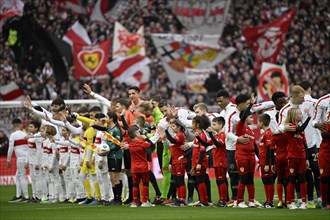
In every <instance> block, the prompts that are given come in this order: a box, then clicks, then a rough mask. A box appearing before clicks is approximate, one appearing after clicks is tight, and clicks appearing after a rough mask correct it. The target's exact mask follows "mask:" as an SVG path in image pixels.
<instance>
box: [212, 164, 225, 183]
mask: <svg viewBox="0 0 330 220" xmlns="http://www.w3.org/2000/svg"><path fill="white" fill-rule="evenodd" d="M213 168H214V174H215V179H216V180H225V179H226V178H227V176H226V175H227V167H213Z"/></svg>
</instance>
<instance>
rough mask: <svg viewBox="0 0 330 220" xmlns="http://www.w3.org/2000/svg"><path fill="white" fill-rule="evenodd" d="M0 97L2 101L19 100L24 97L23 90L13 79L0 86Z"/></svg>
mask: <svg viewBox="0 0 330 220" xmlns="http://www.w3.org/2000/svg"><path fill="white" fill-rule="evenodd" d="M0 97H1V99H2V100H4V101H19V100H23V99H24V92H23V90H22V89H20V88H19V87H18V86H17V84H16V83H15V82H14V81H11V82H10V83H8V84H7V85H1V86H0Z"/></svg>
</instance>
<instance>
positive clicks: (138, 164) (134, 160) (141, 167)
mask: <svg viewBox="0 0 330 220" xmlns="http://www.w3.org/2000/svg"><path fill="white" fill-rule="evenodd" d="M128 147H129V151H130V153H131V168H132V173H144V172H148V160H147V153H146V149H147V148H150V147H151V144H150V143H149V142H146V141H142V140H133V141H131V142H130V143H129V144H128Z"/></svg>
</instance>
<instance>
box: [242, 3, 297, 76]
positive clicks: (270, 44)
mask: <svg viewBox="0 0 330 220" xmlns="http://www.w3.org/2000/svg"><path fill="white" fill-rule="evenodd" d="M295 12H296V9H295V8H293V9H291V10H290V11H289V12H288V13H286V14H284V15H282V16H281V17H279V18H277V19H275V20H274V21H272V22H271V23H268V24H265V25H260V26H257V27H244V28H243V35H244V37H245V39H246V43H247V44H248V45H249V46H250V48H251V49H252V50H253V51H254V54H255V61H254V62H255V63H254V72H255V73H259V72H260V68H261V64H262V62H269V63H275V62H276V59H277V56H278V54H279V52H280V50H281V47H282V44H283V41H284V39H285V34H286V33H287V31H288V29H289V27H290V24H291V22H292V20H293V16H294V15H295Z"/></svg>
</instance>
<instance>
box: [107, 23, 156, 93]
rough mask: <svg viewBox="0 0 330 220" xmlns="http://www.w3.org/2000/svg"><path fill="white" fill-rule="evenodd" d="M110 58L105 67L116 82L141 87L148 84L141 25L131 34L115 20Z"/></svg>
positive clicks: (148, 70) (148, 60)
mask: <svg viewBox="0 0 330 220" xmlns="http://www.w3.org/2000/svg"><path fill="white" fill-rule="evenodd" d="M112 58H113V61H112V62H111V63H109V64H108V65H107V67H108V69H109V70H110V71H111V72H112V74H113V76H114V77H116V78H117V80H118V82H120V83H126V84H128V85H135V86H139V87H140V88H141V89H143V88H144V87H145V86H146V85H147V84H148V82H149V78H150V69H149V67H148V66H147V64H149V63H150V59H149V58H147V57H146V52H145V40H144V31H143V27H140V28H139V30H138V31H137V32H136V33H134V34H132V33H130V32H128V31H127V30H126V28H125V27H124V26H122V25H121V24H120V23H118V22H116V23H115V34H114V40H113V49H112Z"/></svg>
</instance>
